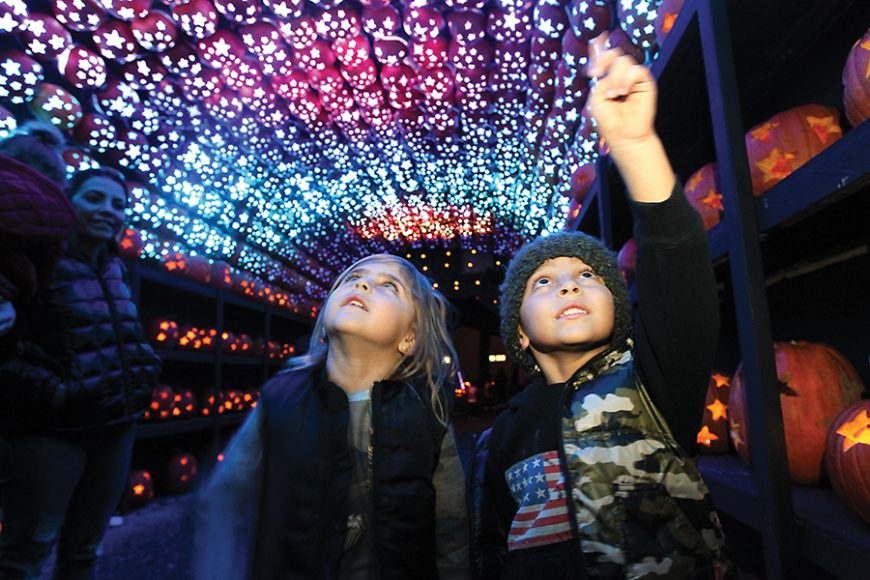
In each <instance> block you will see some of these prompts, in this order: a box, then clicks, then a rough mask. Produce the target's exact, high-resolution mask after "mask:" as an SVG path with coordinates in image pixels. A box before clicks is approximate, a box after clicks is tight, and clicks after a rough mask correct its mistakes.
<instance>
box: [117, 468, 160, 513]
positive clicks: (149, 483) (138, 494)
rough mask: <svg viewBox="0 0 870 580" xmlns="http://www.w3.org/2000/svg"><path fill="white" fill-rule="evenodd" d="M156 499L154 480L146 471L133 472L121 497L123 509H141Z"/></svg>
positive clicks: (128, 476) (135, 470) (128, 477)
mask: <svg viewBox="0 0 870 580" xmlns="http://www.w3.org/2000/svg"><path fill="white" fill-rule="evenodd" d="M153 498H154V480H152V479H151V474H150V473H148V472H147V471H145V470H144V469H134V470H131V471H130V473H129V474H128V475H127V484H126V485H125V486H124V493H123V495H122V496H121V509H123V510H125V511H126V510H129V509H132V508H135V507H141V506H143V505H145V504H146V503H148V502H149V501H151V500H152V499H153Z"/></svg>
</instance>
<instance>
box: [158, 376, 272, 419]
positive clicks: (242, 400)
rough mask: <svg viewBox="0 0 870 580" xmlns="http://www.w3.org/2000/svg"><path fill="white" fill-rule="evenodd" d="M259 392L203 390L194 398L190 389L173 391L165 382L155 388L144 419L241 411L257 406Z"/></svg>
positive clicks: (207, 415)
mask: <svg viewBox="0 0 870 580" xmlns="http://www.w3.org/2000/svg"><path fill="white" fill-rule="evenodd" d="M259 398H260V391H259V390H257V389H229V390H226V391H219V392H217V393H215V392H214V391H206V392H205V393H204V394H203V395H202V396H201V397H197V396H196V394H195V393H194V392H193V391H192V390H191V389H182V390H178V391H176V390H174V389H173V388H172V387H170V386H167V385H161V386H159V387H155V388H154V391H153V392H152V394H151V404H150V405H149V406H148V409H147V410H146V411H145V417H144V419H145V420H146V421H166V420H169V419H188V418H191V417H196V416H197V415H200V416H203V417H209V416H213V415H214V414H215V413H217V414H218V415H223V414H225V413H242V412H244V411H247V410H249V409H253V408H254V407H256V406H257V401H258V400H259Z"/></svg>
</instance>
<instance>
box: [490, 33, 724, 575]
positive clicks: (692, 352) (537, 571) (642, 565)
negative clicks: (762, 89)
mask: <svg viewBox="0 0 870 580" xmlns="http://www.w3.org/2000/svg"><path fill="white" fill-rule="evenodd" d="M599 43H600V40H598V41H593V46H592V47H591V50H590V70H589V72H590V75H591V76H595V77H598V78H597V86H596V87H595V89H594V91H593V93H592V94H591V95H590V97H589V98H590V103H591V106H592V113H593V115H594V116H595V118H596V120H597V122H598V128H599V131H600V133H601V135H602V137H604V138H605V139H606V140H607V142H608V143H609V145H610V149H611V153H610V154H611V156H612V158H613V160H614V162H615V163H616V165H617V167H618V169H619V171H620V173H621V174H622V177H623V179H624V180H625V183H626V186H627V188H628V190H629V192H630V197H631V201H630V204H631V209H632V213H633V215H634V235H635V239H636V240H637V244H638V260H637V263H638V266H637V286H638V293H639V311H638V314H637V317H636V319H635V322H634V326H633V327H632V322H631V319H632V314H631V306H630V302H629V298H628V293H627V291H626V288H625V284H624V282H623V279H622V277H621V276H620V273H619V269H618V268H617V265H616V262H615V259H614V256H613V254H612V253H611V252H610V251H608V250H607V249H605V248H604V247H603V246H602V245H601V244H600V243H599V242H598V241H597V240H596V239H594V238H592V237H590V236H587V235H584V234H581V233H560V234H555V235H552V236H549V237H544V238H539V239H537V240H535V241H533V242H531V243H529V244H527V245H526V246H525V247H523V248H522V249H521V250H520V251H519V252H518V253H517V255H516V256H515V257H514V259H513V260H512V262H511V264H510V266H509V267H508V270H507V274H506V277H505V281H504V284H503V285H502V287H501V293H502V294H501V334H502V338H503V340H504V343H505V345H506V346H507V349H508V353H509V354H510V356H511V357H512V358H513V359H514V361H516V362H517V363H518V364H520V365H522V367H523V368H524V370H525V371H526V373H527V374H528V375H529V377H530V378H537V379H539V380H537V381H536V382H534V383H532V384H530V385H529V386H527V387H526V389H525V390H524V391H523V392H522V393H520V394H519V395H518V396H517V397H515V398H514V399H513V400H512V401H511V403H510V406H509V408H508V409H507V410H506V411H505V412H504V413H502V414H501V415H500V416H499V417H498V418H497V419H496V422H495V424H494V426H493V428H492V430H491V432H490V433H489V435H488V437H487V439H486V440H485V441H486V445H487V446H488V452H487V456H486V460H485V463H484V465H483V482H482V489H481V499H480V506H479V512H478V514H477V515H478V517H479V519H478V521H477V522H476V523H477V525H478V531H477V532H476V536H477V537H476V544H477V545H476V548H477V555H478V558H477V560H478V561H477V565H478V572H480V574H481V576H482V577H483V578H523V579H526V580H528V579H534V578H547V579H555V578H558V579H561V578H584V577H586V578H664V577H666V578H681V579H683V578H719V577H721V576H722V575H723V574H724V573H725V565H724V561H723V557H722V555H721V551H722V543H723V542H722V533H721V529H720V526H719V523H718V519H717V517H716V514H715V512H713V511H712V509H711V507H710V502H709V497H708V493H707V490H706V487H705V486H704V483H703V482H702V481H701V477H700V474H699V473H698V471H697V469H696V468H695V466H694V464H693V463H692V461H691V460H690V459H689V457H688V455H687V454H686V453H685V451H683V449H693V448H694V445H695V434H696V433H697V430H698V428H699V427H700V420H701V411H702V410H703V409H702V408H703V401H704V394H705V390H706V385H707V382H708V379H709V372H710V367H711V364H712V359H713V354H714V351H715V346H716V340H717V333H718V303H717V297H716V289H715V281H714V278H713V272H712V267H711V264H710V260H709V257H708V253H707V246H706V237H705V234H704V230H703V228H702V227H701V221H700V219H699V218H698V215H697V214H696V213H695V212H694V210H693V209H692V208H691V206H689V204H688V202H687V201H686V199H685V198H684V196H683V193H682V191H681V189H680V187H679V185H677V183H676V178H675V176H674V173H673V170H672V169H671V166H670V163H669V161H668V159H667V157H666V155H665V152H664V148H663V146H662V143H661V141H660V140H659V138H658V136H657V135H656V133H655V130H654V128H653V119H654V116H655V98H656V87H655V82H654V80H653V78H652V76H651V75H650V73H649V71H648V70H647V69H646V68H645V67H642V66H639V65H637V64H636V63H635V62H634V61H633V60H632V59H630V58H629V57H626V56H623V55H621V54H620V53H619V52H618V51H612V50H611V51H607V52H603V53H600V49H599V47H600V44H599ZM599 53H600V54H599Z"/></svg>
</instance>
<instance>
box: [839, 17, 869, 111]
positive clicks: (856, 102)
mask: <svg viewBox="0 0 870 580" xmlns="http://www.w3.org/2000/svg"><path fill="white" fill-rule="evenodd" d="M843 108H844V109H845V110H846V118H847V119H848V120H849V122H850V123H851V124H852V126H853V127H857V126H858V125H860V124H861V123H863V122H864V121H865V120H866V119H868V118H870V30H868V31H867V32H865V33H864V36H862V37H861V38H860V39H858V41H857V42H855V45H854V46H852V50H851V51H849V56H848V58H846V66H845V67H844V68H843Z"/></svg>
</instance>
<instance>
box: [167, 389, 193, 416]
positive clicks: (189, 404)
mask: <svg viewBox="0 0 870 580" xmlns="http://www.w3.org/2000/svg"><path fill="white" fill-rule="evenodd" d="M193 415H196V395H195V394H194V393H193V391H191V390H190V389H186V390H184V391H181V392H180V393H175V396H174V397H173V399H172V416H173V417H175V418H185V417H191V416H193Z"/></svg>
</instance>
